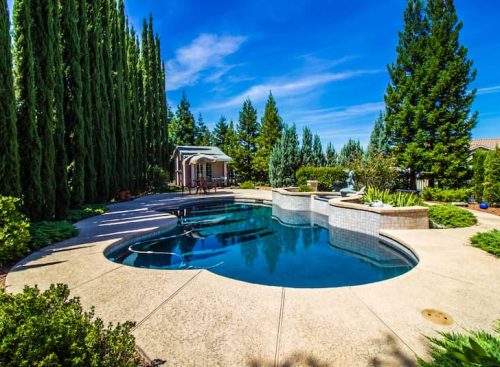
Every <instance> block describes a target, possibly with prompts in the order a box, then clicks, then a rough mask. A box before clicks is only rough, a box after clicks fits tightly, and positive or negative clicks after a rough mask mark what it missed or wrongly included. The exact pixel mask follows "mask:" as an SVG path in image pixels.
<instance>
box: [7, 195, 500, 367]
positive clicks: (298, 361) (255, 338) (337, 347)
mask: <svg viewBox="0 0 500 367" xmlns="http://www.w3.org/2000/svg"><path fill="white" fill-rule="evenodd" d="M224 196H228V197H241V198H243V197H244V198H258V199H265V200H270V199H271V192H270V191H260V190H223V191H220V192H218V193H217V194H212V195H203V196H201V195H186V196H184V197H181V196H180V195H178V194H177V195H173V194H159V195H150V196H146V197H142V198H138V199H136V200H134V201H131V202H126V203H120V204H113V205H110V206H109V208H110V212H109V213H106V214H104V215H101V216H98V217H92V218H88V219H86V220H84V221H81V222H79V223H77V226H78V228H79V229H80V234H79V235H78V236H77V237H74V238H72V239H69V240H67V241H64V242H62V243H59V244H55V245H51V246H49V247H46V248H44V249H42V250H41V251H39V252H37V253H34V254H32V255H30V256H29V257H28V258H26V259H24V260H23V261H21V262H20V263H19V264H18V265H16V266H15V267H14V268H13V269H12V270H11V272H10V273H9V274H8V276H7V279H6V288H7V290H8V291H10V292H19V291H21V290H22V288H23V287H24V285H26V284H27V285H35V284H37V285H38V286H39V287H40V288H41V289H45V288H47V287H48V286H49V285H50V284H51V283H66V284H68V285H69V287H70V289H71V294H72V296H78V297H80V298H81V301H82V304H83V305H84V306H85V307H90V306H92V305H93V306H95V310H96V314H97V316H99V317H101V318H102V319H103V320H104V321H106V322H107V321H112V322H123V321H127V320H131V321H135V322H136V323H137V325H136V327H135V329H134V331H133V334H134V335H135V337H136V341H137V344H138V346H139V347H140V348H141V349H142V350H143V351H144V353H145V354H146V355H147V356H148V357H149V358H151V359H153V358H161V359H164V360H166V361H167V363H166V364H165V365H164V366H247V365H248V366H266V367H267V366H318V367H319V366H321V367H326V366H335V367H337V366H349V367H350V366H412V365H414V363H415V355H419V356H425V353H426V342H425V337H424V335H435V331H463V329H464V328H465V329H478V328H481V329H486V330H491V329H492V326H493V323H494V321H495V320H496V319H499V318H500V296H499V294H500V282H499V281H498V280H499V279H500V259H497V258H495V257H494V256H492V255H490V254H487V253H486V252H483V251H482V250H480V249H477V248H474V247H471V246H470V245H469V243H468V239H469V237H470V236H471V235H472V234H474V233H475V232H478V231H485V230H488V229H491V228H500V217H495V216H493V215H490V214H486V213H481V212H474V214H476V216H477V217H478V220H479V223H478V225H476V226H473V227H469V228H461V229H441V230H437V229H434V230H391V231H384V234H385V235H387V236H390V237H393V238H396V239H398V240H399V241H400V242H402V243H404V244H406V245H407V246H409V247H411V248H412V249H413V250H414V251H415V252H416V253H417V255H418V256H419V258H420V262H419V264H418V265H417V266H416V267H415V268H414V269H412V270H411V271H409V272H408V273H405V274H403V275H401V276H399V277H396V278H393V279H389V280H386V281H382V282H378V283H372V284H367V285H362V286H352V287H342V288H327V289H294V288H282V287H270V286H263V285H257V284H250V283H245V282H241V281H237V280H233V279H229V278H224V277H221V276H219V275H216V274H213V273H211V272H210V271H208V270H181V271H175V270H148V269H140V268H133V267H128V266H123V265H120V264H116V263H113V262H110V261H109V260H107V259H106V258H105V257H104V256H103V251H104V249H105V248H106V247H108V246H109V245H110V244H112V243H115V242H117V241H119V240H122V239H124V238H128V237H131V236H136V235H137V234H140V233H144V232H147V231H152V230H155V229H158V228H160V227H165V226H169V225H172V224H173V223H175V221H176V218H175V217H173V216H171V215H169V214H166V213H162V212H158V211H155V208H157V207H160V206H165V205H167V204H171V203H174V202H176V201H178V200H179V201H183V200H186V199H187V198H207V197H224ZM424 309H436V310H439V311H442V312H444V313H446V314H448V315H450V316H451V318H453V320H454V323H453V324H452V325H450V326H443V325H437V324H434V323H432V322H430V321H428V320H427V319H425V318H424V317H422V315H421V312H422V310H424Z"/></svg>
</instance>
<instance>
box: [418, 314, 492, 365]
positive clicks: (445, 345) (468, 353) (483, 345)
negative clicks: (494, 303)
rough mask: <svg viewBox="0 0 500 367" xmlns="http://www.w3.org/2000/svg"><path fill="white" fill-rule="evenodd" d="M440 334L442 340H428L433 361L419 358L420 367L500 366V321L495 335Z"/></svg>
mask: <svg viewBox="0 0 500 367" xmlns="http://www.w3.org/2000/svg"><path fill="white" fill-rule="evenodd" d="M439 334H440V336H441V337H440V338H429V337H428V338H427V339H428V340H429V342H430V356H431V358H432V360H431V361H425V360H423V359H421V358H418V365H419V366H420V367H447V366H449V367H469V366H470V367H472V366H500V322H499V321H497V325H496V328H495V332H494V333H493V334H491V333H487V332H485V331H470V332H468V335H464V334H458V333H444V332H440V333H439Z"/></svg>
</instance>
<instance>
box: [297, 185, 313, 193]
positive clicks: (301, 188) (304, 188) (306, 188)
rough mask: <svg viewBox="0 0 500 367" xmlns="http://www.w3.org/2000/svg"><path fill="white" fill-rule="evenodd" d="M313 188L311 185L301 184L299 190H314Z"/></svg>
mask: <svg viewBox="0 0 500 367" xmlns="http://www.w3.org/2000/svg"><path fill="white" fill-rule="evenodd" d="M312 191H313V189H312V187H311V186H309V185H299V192H312Z"/></svg>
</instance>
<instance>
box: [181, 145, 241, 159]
mask: <svg viewBox="0 0 500 367" xmlns="http://www.w3.org/2000/svg"><path fill="white" fill-rule="evenodd" d="M175 151H178V152H179V154H180V156H181V157H182V159H184V158H186V157H189V156H192V155H194V154H204V155H210V156H212V157H214V158H215V159H216V160H217V161H219V162H230V161H232V160H233V159H232V158H231V157H229V156H228V155H226V153H224V152H223V151H222V150H221V149H220V148H218V147H208V146H190V145H178V146H176V147H175V150H174V152H175Z"/></svg>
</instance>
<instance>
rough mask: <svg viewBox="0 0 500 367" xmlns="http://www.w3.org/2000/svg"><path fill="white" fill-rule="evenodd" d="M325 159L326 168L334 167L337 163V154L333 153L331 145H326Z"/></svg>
mask: <svg viewBox="0 0 500 367" xmlns="http://www.w3.org/2000/svg"><path fill="white" fill-rule="evenodd" d="M325 159H326V166H327V167H335V166H336V165H337V163H338V162H337V159H338V157H337V152H335V148H334V147H333V144H332V143H328V145H327V146H326V153H325Z"/></svg>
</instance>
